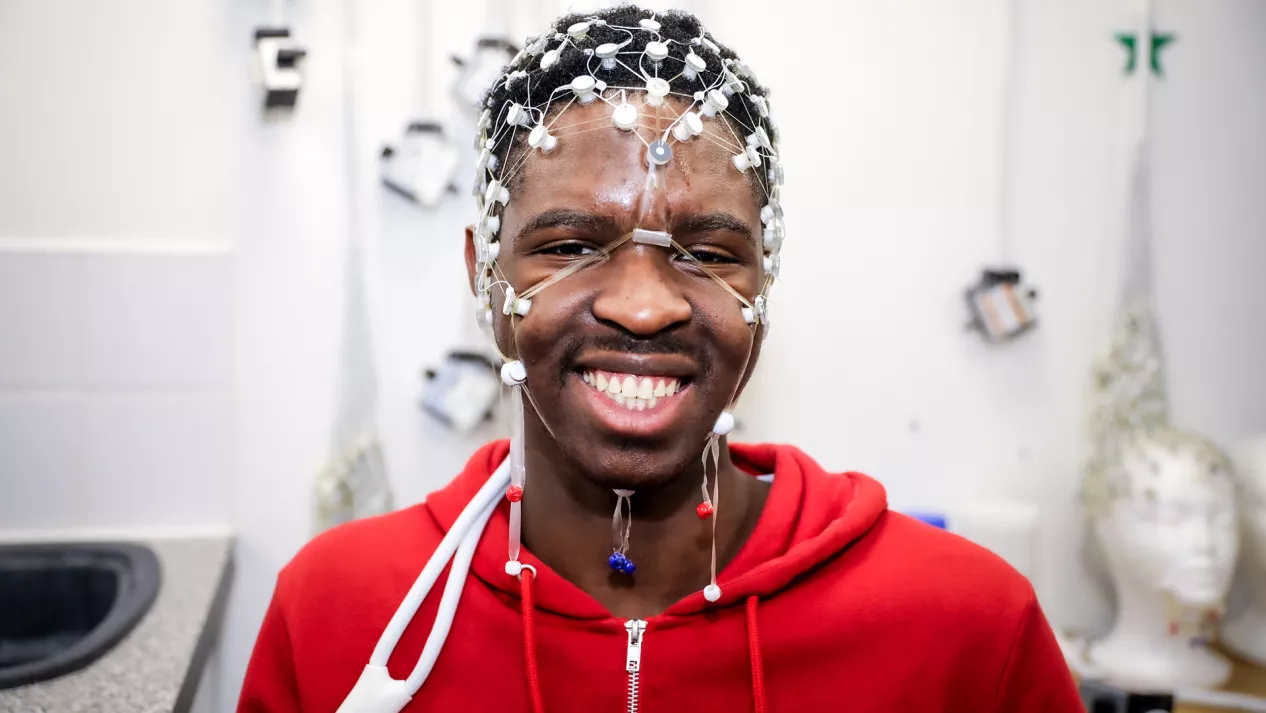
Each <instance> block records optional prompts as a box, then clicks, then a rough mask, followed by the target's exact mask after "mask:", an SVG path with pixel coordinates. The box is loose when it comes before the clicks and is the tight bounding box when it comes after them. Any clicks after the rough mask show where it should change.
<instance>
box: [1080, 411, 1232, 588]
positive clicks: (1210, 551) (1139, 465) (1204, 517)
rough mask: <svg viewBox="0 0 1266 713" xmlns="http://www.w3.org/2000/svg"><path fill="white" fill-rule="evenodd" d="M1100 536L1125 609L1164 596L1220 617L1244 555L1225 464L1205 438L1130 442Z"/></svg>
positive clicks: (1148, 437)
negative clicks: (1132, 601)
mask: <svg viewBox="0 0 1266 713" xmlns="http://www.w3.org/2000/svg"><path fill="white" fill-rule="evenodd" d="M1121 456H1122V457H1121V463H1120V466H1119V468H1117V469H1115V470H1116V473H1115V474H1116V482H1115V483H1113V484H1112V487H1111V488H1109V489H1108V493H1109V497H1107V498H1106V500H1105V502H1103V503H1102V507H1100V508H1099V512H1098V513H1096V514H1095V518H1096V521H1095V530H1096V533H1097V534H1098V537H1099V540H1100V544H1101V545H1102V547H1103V550H1104V554H1105V555H1106V557H1107V559H1108V563H1109V566H1110V568H1111V570H1112V572H1111V573H1112V578H1113V580H1114V583H1115V584H1116V587H1117V590H1118V591H1117V594H1118V599H1119V600H1120V604H1121V606H1122V607H1123V608H1124V607H1126V606H1128V602H1127V601H1126V600H1127V599H1128V598H1130V597H1140V596H1147V595H1148V594H1161V595H1164V596H1166V597H1167V598H1168V599H1172V600H1173V601H1176V602H1177V603H1178V604H1179V605H1181V606H1182V607H1183V608H1185V609H1192V610H1203V611H1210V610H1218V609H1220V608H1221V605H1222V602H1223V599H1224V598H1225V596H1226V593H1227V590H1228V589H1229V587H1230V583H1231V576H1232V574H1233V572H1234V568H1235V560H1236V555H1237V550H1238V544H1239V543H1238V536H1237V533H1236V518H1235V496H1234V486H1233V484H1232V480H1231V473H1230V468H1229V463H1228V462H1227V459H1226V457H1225V456H1224V455H1223V454H1222V453H1221V452H1220V451H1219V450H1218V449H1217V447H1216V446H1214V445H1213V444H1212V443H1210V442H1209V441H1208V440H1206V439H1204V438H1203V437H1201V436H1197V435H1195V434H1192V433H1187V432H1184V431H1178V430H1174V429H1168V428H1165V429H1156V430H1153V431H1149V432H1147V433H1143V434H1140V435H1139V436H1137V437H1135V438H1133V439H1130V440H1129V441H1127V442H1126V443H1125V444H1124V446H1123V448H1122V452H1121Z"/></svg>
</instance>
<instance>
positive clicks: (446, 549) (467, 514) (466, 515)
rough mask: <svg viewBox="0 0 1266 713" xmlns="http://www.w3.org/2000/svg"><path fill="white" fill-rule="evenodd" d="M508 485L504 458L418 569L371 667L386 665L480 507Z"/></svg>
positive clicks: (379, 641)
mask: <svg viewBox="0 0 1266 713" xmlns="http://www.w3.org/2000/svg"><path fill="white" fill-rule="evenodd" d="M509 483H510V461H509V459H507V460H505V461H504V462H502V464H501V465H500V466H498V467H497V469H496V470H494V471H493V472H492V476H491V477H489V478H488V482H486V483H484V485H483V487H482V488H480V489H479V492H478V493H476V494H475V497H474V498H473V499H471V501H470V504H468V505H467V506H466V509H465V510H462V514H461V515H459V516H458V517H457V521H456V522H454V523H453V526H452V527H451V528H449V530H448V532H447V533H446V534H445V535H444V539H443V540H441V541H440V544H439V547H436V548H435V552H434V554H432V555H431V559H430V560H429V561H427V563H426V566H425V567H423V568H422V573H421V574H419V575H418V578H417V580H415V581H414V582H413V586H412V587H410V588H409V593H408V594H406V595H405V597H404V601H402V602H401V603H400V608H399V609H397V610H396V613H395V614H393V615H392V617H391V621H390V622H388V623H387V628H386V629H384V630H383V632H382V637H380V638H379V639H378V645H377V646H375V647H374V653H373V655H372V656H370V657H369V663H370V665H371V666H386V665H387V660H388V659H390V658H391V652H392V651H394V650H395V648H396V644H398V643H400V637H401V636H402V635H403V634H404V630H405V628H406V627H408V626H409V622H410V621H412V620H413V616H414V615H415V614H417V613H418V607H420V606H422V600H424V599H426V595H427V594H429V593H430V591H431V587H433V586H434V585H435V580H437V579H439V577H440V573H441V572H443V571H444V568H445V567H447V566H448V561H449V560H450V559H452V557H453V553H454V552H456V551H457V547H458V545H459V543H460V542H461V540H462V539H463V538H464V537H465V536H466V533H468V532H469V531H470V529H471V528H472V527H474V525H475V522H476V520H477V519H478V518H479V517H480V515H481V514H482V513H483V510H484V508H485V507H487V506H488V504H489V503H495V502H496V501H497V498H500V497H502V495H504V491H505V489H506V486H507V485H509Z"/></svg>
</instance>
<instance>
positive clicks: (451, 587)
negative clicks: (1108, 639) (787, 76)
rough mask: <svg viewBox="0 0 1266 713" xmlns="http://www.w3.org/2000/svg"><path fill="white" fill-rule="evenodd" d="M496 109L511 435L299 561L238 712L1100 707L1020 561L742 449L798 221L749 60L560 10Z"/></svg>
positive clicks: (471, 256)
mask: <svg viewBox="0 0 1266 713" xmlns="http://www.w3.org/2000/svg"><path fill="white" fill-rule="evenodd" d="M487 100H488V109H489V111H488V112H487V114H485V117H484V119H483V120H482V121H481V122H480V130H481V146H482V147H483V152H482V153H481V156H480V160H479V166H478V181H479V185H478V189H479V193H480V195H481V196H482V197H483V199H482V200H481V202H480V208H481V211H480V217H479V220H478V222H477V223H476V225H473V226H471V227H470V228H468V229H467V250H466V255H467V268H468V270H469V272H470V276H471V285H472V288H473V289H474V290H475V292H476V294H477V295H479V296H480V297H481V302H482V304H483V305H484V311H483V313H482V315H481V317H482V318H483V319H484V320H485V321H486V322H487V323H488V324H489V326H490V328H491V331H492V333H493V336H494V339H495V343H496V345H497V349H498V350H499V351H500V352H501V354H502V355H503V356H504V358H505V360H506V365H505V367H504V368H503V370H502V375H503V380H504V381H505V382H506V383H507V385H509V386H510V388H511V389H512V390H513V392H514V394H515V395H516V397H521V398H522V399H523V404H522V408H521V411H518V410H516V415H518V416H519V417H521V419H522V422H521V427H520V428H521V432H520V431H518V430H516V434H515V436H514V437H513V438H512V439H511V443H510V444H507V443H505V442H499V443H493V444H490V445H488V446H485V447H484V448H482V449H481V450H480V451H478V452H477V453H476V454H475V455H474V457H473V458H472V459H471V460H470V462H469V464H468V465H467V467H466V470H465V471H464V472H463V473H462V474H461V475H459V476H458V477H457V478H456V479H455V480H454V481H453V482H452V483H451V484H450V485H449V486H447V487H446V488H444V489H443V490H441V491H439V492H437V493H435V494H433V495H432V496H431V497H430V498H428V500H427V501H426V502H425V503H423V504H421V505H417V506H414V507H412V508H409V509H406V510H403V511H400V512H397V513H393V514H390V515H387V516H384V517H379V518H373V519H368V520H363V521H359V522H354V523H350V524H348V525H345V526H342V527H340V528H337V529H335V530H333V531H331V532H328V533H326V534H324V535H322V536H320V537H318V538H317V539H316V540H314V541H313V542H312V543H310V544H309V545H308V546H307V547H306V548H304V550H303V551H302V552H301V553H300V554H299V555H298V556H297V557H296V558H295V559H294V561H292V562H291V563H290V564H289V565H288V566H287V567H286V568H285V570H283V572H282V573H281V575H280V577H279V580H278V583H277V590H276V594H275V596H274V600H273V603H272V605H271V607H270V609H269V611H268V614H267V616H266V618H265V621H264V624H263V627H262V629H261V631H260V635H259V641H258V643H257V644H256V649H255V653H254V656H253V657H252V660H251V664H250V668H249V670H248V672H247V677H246V683H245V686H244V689H243V691H242V698H241V702H240V704H239V710H242V711H276V712H284V711H333V710H335V709H338V710H341V711H344V712H345V713H352V712H353V711H359V712H369V711H373V712H375V713H376V712H378V711H384V712H386V711H399V710H408V711H453V710H471V711H528V710H531V711H533V712H534V713H539V712H540V711H544V710H550V711H554V712H555V713H559V712H566V711H575V712H577V713H579V712H581V711H585V712H589V711H616V710H627V711H637V710H651V711H727V712H728V711H749V710H751V711H758V712H763V711H769V710H776V711H820V710H843V709H847V710H850V711H859V712H860V711H920V712H923V711H972V712H973V713H976V712H981V711H998V712H999V713H1004V712H1005V713H1011V712H1014V711H1051V712H1056V711H1059V712H1062V711H1069V712H1072V711H1079V710H1081V706H1080V703H1079V701H1078V699H1077V696H1076V692H1075V689H1074V687H1073V684H1072V681H1071V677H1070V675H1069V672H1068V669H1067V668H1066V667H1065V665H1064V662H1063V659H1062V657H1061V655H1060V652H1059V649H1058V647H1057V645H1056V643H1055V640H1054V637H1053V635H1052V633H1051V631H1050V628H1049V626H1048V625H1047V623H1046V621H1045V619H1044V618H1043V616H1042V613H1041V611H1040V609H1039V607H1038V605H1037V602H1036V600H1035V598H1034V595H1033V590H1032V587H1031V586H1030V585H1029V583H1028V582H1027V581H1026V580H1025V579H1024V578H1023V577H1022V576H1021V575H1019V574H1018V573H1016V572H1015V571H1014V570H1012V569H1011V568H1010V567H1008V566H1007V565H1006V564H1005V563H1003V562H1002V561H1001V560H1000V559H998V558H997V557H994V556H993V555H991V554H989V553H987V552H985V551H984V550H981V549H980V548H977V547H975V546H973V545H971V544H969V543H967V542H965V541H963V540H961V539H959V538H957V537H955V536H952V535H949V534H946V533H944V532H941V531H938V530H935V529H933V528H930V527H927V526H925V525H922V524H920V523H917V522H915V521H913V520H911V519H909V518H906V517H903V516H901V515H898V514H895V513H890V512H888V510H887V507H886V503H885V496H884V491H883V488H882V487H881V486H880V485H879V484H878V483H877V482H875V481H874V480H871V479H870V478H868V477H866V476H863V475H860V474H856V473H845V474H828V473H826V472H824V471H823V470H822V469H821V468H820V467H819V466H818V465H817V464H816V463H814V462H813V461H812V460H811V459H810V458H809V457H808V456H806V455H804V454H803V453H801V452H800V451H798V450H796V449H794V448H792V447H789V446H751V445H746V446H745V445H737V444H735V445H729V444H726V443H725V442H724V440H723V437H724V435H725V434H726V433H727V432H728V431H729V429H730V427H731V426H732V425H733V419H732V417H730V416H729V408H730V407H731V406H732V404H733V403H734V402H735V400H736V399H737V398H738V396H739V395H740V394H741V392H742V387H743V385H744V384H745V383H746V381H747V379H748V377H749V376H750V374H751V372H752V369H753V368H754V367H755V365H756V362H757V358H758V356H759V353H760V343H761V339H762V338H763V334H764V329H763V325H764V324H765V323H766V322H767V319H768V317H767V314H766V310H765V305H764V299H765V295H766V293H767V291H768V289H769V286H770V284H771V283H772V281H773V277H774V276H775V275H776V273H777V269H778V247H779V245H780V243H781V240H782V231H783V227H782V215H781V208H780V207H779V205H778V198H779V193H780V190H781V189H780V185H781V183H782V170H781V166H780V164H779V162H778V161H779V156H778V151H777V130H776V126H775V124H774V123H773V120H772V118H771V116H770V114H769V106H768V101H767V99H766V98H765V90H764V89H763V87H761V86H760V85H759V83H758V82H756V80H755V77H754V75H753V74H752V73H751V70H750V69H748V68H747V67H746V66H745V65H743V64H742V62H740V61H738V59H737V57H736V56H735V55H734V54H733V53H732V52H730V51H729V50H728V49H726V48H724V47H722V46H719V45H717V44H716V43H715V41H714V40H713V39H712V38H711V37H710V36H709V35H708V34H707V33H706V32H705V31H704V30H703V29H702V28H701V27H700V25H699V23H698V21H697V20H696V19H695V18H693V17H691V16H689V15H685V14H679V13H670V14H667V15H663V16H656V15H654V14H653V13H650V12H647V11H644V10H641V9H639V8H636V7H631V6H624V7H620V8H616V9H612V10H608V11H604V12H600V13H597V14H594V15H587V16H572V17H566V18H563V19H561V20H559V21H558V22H557V23H556V25H555V27H554V28H553V29H551V31H550V32H548V33H547V34H545V35H543V36H542V37H540V38H537V40H535V41H533V42H531V43H529V46H528V47H527V48H526V49H525V51H524V52H523V53H521V54H520V56H519V57H517V58H516V59H515V60H514V61H513V62H512V63H511V66H510V67H509V68H508V70H507V73H506V74H505V75H503V76H502V77H501V78H500V79H499V80H498V81H497V83H496V84H495V85H494V86H493V87H492V88H491V89H490V91H489V94H488V97H487ZM701 454H702V458H701ZM722 493H723V494H724V498H722V497H721V494H722ZM613 511H614V517H613V515H612V513H613ZM608 538H610V539H608ZM507 543H508V544H509V555H508V557H507V552H506V549H504V548H505V547H506V544H507ZM444 568H448V569H447V576H446V577H444V578H441V577H440V575H441V570H443V569H444ZM441 579H442V581H444V585H443V591H442V592H437V591H432V589H433V585H435V584H437V583H438V581H441Z"/></svg>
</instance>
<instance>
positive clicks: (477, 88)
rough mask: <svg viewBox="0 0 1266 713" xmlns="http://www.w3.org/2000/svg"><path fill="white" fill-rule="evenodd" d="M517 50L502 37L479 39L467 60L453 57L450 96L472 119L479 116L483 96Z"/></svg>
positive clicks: (481, 110)
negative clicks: (454, 67)
mask: <svg viewBox="0 0 1266 713" xmlns="http://www.w3.org/2000/svg"><path fill="white" fill-rule="evenodd" d="M518 52H519V48H518V47H515V46H514V45H513V44H511V43H510V41H509V40H507V39H505V38H503V37H481V38H479V40H478V41H477V42H476V43H475V51H474V53H473V54H472V55H471V56H470V58H462V57H458V56H457V55H453V58H452V59H453V64H455V65H457V68H458V72H457V82H456V83H455V84H454V85H453V95H454V96H455V97H456V99H457V103H458V105H459V106H461V107H462V110H463V111H466V112H467V113H469V114H470V115H471V116H479V114H480V113H481V112H483V110H484V107H483V104H482V99H483V95H484V92H485V91H486V90H487V89H488V87H489V86H491V85H492V83H493V81H495V80H496V79H497V77H500V76H501V73H502V69H503V68H504V67H505V66H506V65H507V64H509V63H510V60H511V59H513V58H514V56H515V55H516V54H518Z"/></svg>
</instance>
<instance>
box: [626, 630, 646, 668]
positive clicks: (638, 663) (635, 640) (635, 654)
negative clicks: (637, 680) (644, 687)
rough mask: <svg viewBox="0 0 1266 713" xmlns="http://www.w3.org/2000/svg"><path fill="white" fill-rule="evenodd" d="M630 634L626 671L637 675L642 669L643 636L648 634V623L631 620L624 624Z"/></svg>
mask: <svg viewBox="0 0 1266 713" xmlns="http://www.w3.org/2000/svg"><path fill="white" fill-rule="evenodd" d="M624 628H625V630H627V631H628V632H629V652H628V655H627V656H625V659H624V670H625V671H628V672H629V673H637V672H638V671H639V670H640V669H641V667H642V634H644V633H645V632H646V622H645V621H642V620H641V619H630V620H628V621H626V622H624Z"/></svg>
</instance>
